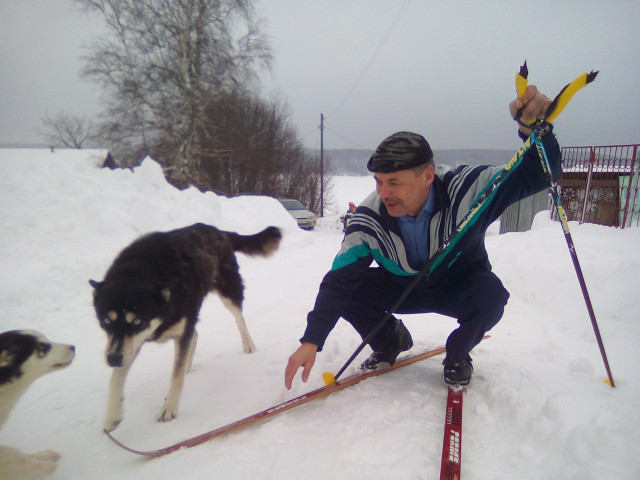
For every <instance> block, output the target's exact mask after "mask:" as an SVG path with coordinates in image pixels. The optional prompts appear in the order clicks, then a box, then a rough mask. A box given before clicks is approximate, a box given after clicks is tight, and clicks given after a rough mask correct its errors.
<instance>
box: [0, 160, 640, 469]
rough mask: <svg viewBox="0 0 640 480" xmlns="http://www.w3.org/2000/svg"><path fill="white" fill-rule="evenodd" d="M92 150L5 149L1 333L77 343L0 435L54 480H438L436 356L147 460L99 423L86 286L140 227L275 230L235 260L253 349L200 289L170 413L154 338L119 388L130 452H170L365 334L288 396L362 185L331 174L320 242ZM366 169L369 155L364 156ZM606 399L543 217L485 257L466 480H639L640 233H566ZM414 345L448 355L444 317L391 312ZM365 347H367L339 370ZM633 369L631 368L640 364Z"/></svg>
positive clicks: (364, 181)
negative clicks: (292, 369) (266, 255)
mask: <svg viewBox="0 0 640 480" xmlns="http://www.w3.org/2000/svg"><path fill="white" fill-rule="evenodd" d="M101 154H102V155H103V152H91V151H62V150H58V151H56V152H54V153H51V152H48V151H40V150H0V218H1V219H2V226H1V227H0V228H1V230H0V231H1V234H0V256H1V258H2V268H1V270H0V330H1V331H4V330H10V329H17V328H29V329H36V330H39V331H41V332H43V333H44V334H45V335H47V336H48V337H49V338H50V339H51V340H53V341H59V342H64V343H73V344H75V345H76V349H77V355H76V359H75V361H74V363H73V364H72V365H71V366H70V367H69V368H68V369H66V370H62V371H59V372H56V373H53V374H51V375H48V376H46V377H43V378H41V379H40V380H38V381H37V382H36V383H35V384H34V385H33V386H32V387H31V389H30V390H28V391H27V393H26V394H25V396H24V397H23V398H22V400H21V402H20V403H19V404H18V406H17V407H16V409H15V410H14V412H13V414H12V416H11V417H10V419H9V421H8V422H7V423H6V424H5V426H4V428H3V429H2V431H1V432H0V444H4V445H11V446H15V447H18V448H20V449H22V450H23V451H27V452H33V451H38V450H42V449H47V448H51V449H55V450H58V451H59V452H60V453H61V454H62V458H61V460H60V462H59V467H58V470H57V472H56V473H55V474H53V475H52V476H50V477H49V478H52V479H64V480H70V479H71V480H76V479H77V480H85V479H89V478H90V479H93V480H99V479H133V478H136V479H139V478H154V479H158V480H160V479H172V480H174V479H183V478H188V479H190V480H197V479H205V478H206V479H211V478H224V479H305V480H313V479H385V480H386V479H395V478H398V479H400V478H402V479H435V478H438V475H439V470H440V452H441V446H442V435H443V421H444V409H445V400H446V389H445V388H444V386H443V385H442V381H441V378H440V376H441V369H442V367H441V365H440V357H436V358H433V359H428V360H424V361H422V362H418V363H417V364H414V365H411V366H409V367H406V368H403V369H400V370H398V371H396V372H393V373H390V374H389V375H384V376H381V377H378V378H373V379H370V380H367V381H365V382H363V383H360V384H359V385H357V386H355V387H353V388H350V389H347V390H345V391H343V392H340V393H337V394H335V395H332V396H330V397H327V398H325V399H322V400H318V401H315V402H313V403H311V404H308V405H304V406H302V407H299V408H297V409H294V410H291V411H289V412H286V413H284V414H282V415H279V416H278V417H275V418H273V419H271V420H268V421H266V422H263V423H260V424H257V425H254V426H251V427H248V428H246V429H244V430H241V431H239V432H237V433H233V434H230V435H228V436H225V437H222V438H219V439H215V440H213V441H210V442H208V443H205V444H203V445H200V446H198V447H194V448H192V449H188V450H182V451H179V452H176V453H174V454H171V455H169V456H166V457H163V458H159V459H153V460H148V459H144V458H141V457H138V456H135V455H132V454H130V453H127V452H125V451H123V450H120V449H119V448H118V447H116V446H115V445H114V444H113V443H111V441H110V440H109V439H108V438H107V437H106V436H105V435H104V434H103V433H102V432H101V424H102V420H103V410H104V407H105V401H106V392H107V382H108V378H109V374H110V369H109V368H108V367H107V366H106V364H105V362H104V359H103V350H104V346H105V335H104V334H103V332H102V331H101V329H100V328H99V326H98V322H97V320H96V319H95V316H94V312H93V309H92V305H91V287H90V286H89V284H88V283H87V281H88V279H90V278H94V279H97V280H100V279H102V276H103V275H104V273H105V271H106V269H107V267H108V266H109V265H110V263H111V261H112V260H113V258H114V257H115V255H116V254H117V253H118V252H119V251H120V250H121V249H122V248H123V247H124V246H126V245H127V244H128V243H129V242H131V241H132V240H134V239H135V238H136V237H138V236H139V235H140V234H143V233H145V232H148V231H152V230H165V229H171V228H176V227H180V226H184V225H188V224H191V223H194V222H197V221H201V222H206V223H211V224H214V225H216V226H218V227H220V228H222V229H226V230H235V231H238V232H240V233H254V232H257V231H258V230H260V229H262V228H264V227H265V226H267V225H277V226H280V227H281V228H282V229H283V231H284V239H283V243H282V245H281V249H280V251H279V252H278V253H277V254H276V256H274V257H272V258H271V259H251V258H248V257H245V256H243V255H238V257H239V262H240V264H241V269H242V274H243V276H244V279H245V283H246V303H245V316H246V319H247V323H248V325H249V329H250V331H251V333H252V335H253V338H254V340H255V342H256V344H257V351H256V352H255V353H253V354H250V355H248V354H245V353H243V351H242V347H241V344H240V338H239V335H238V333H237V331H236V327H235V324H234V321H233V319H232V318H231V316H230V314H229V313H227V311H226V310H225V309H224V308H223V307H222V306H221V304H220V302H219V300H217V299H216V298H213V297H210V298H209V299H208V300H207V301H206V302H205V305H204V307H203V310H202V312H201V321H200V324H199V332H200V337H199V344H198V350H197V351H196V356H195V361H194V368H193V371H192V372H191V373H190V374H189V375H188V376H187V380H186V384H185V389H184V394H183V397H182V403H181V409H180V415H179V417H178V418H177V419H176V420H174V421H172V422H169V423H162V424H160V423H157V422H156V421H155V413H156V410H157V409H158V408H159V406H160V405H161V403H162V400H163V398H164V395H165V393H166V389H167V386H168V380H169V372H170V368H171V360H172V355H173V346H172V345H171V344H163V345H156V344H148V345H145V346H144V347H143V349H142V351H141V354H140V356H139V358H138V359H137V361H136V364H135V365H134V367H133V369H132V372H131V375H130V378H129V381H128V383H127V387H126V399H125V408H126V412H125V418H124V421H123V423H122V424H121V425H120V426H119V428H118V429H117V430H115V431H114V435H115V436H116V437H117V438H119V439H120V440H121V441H124V442H125V443H127V444H129V445H131V446H133V447H135V448H140V449H153V448H158V447H161V446H165V445H169V444H173V443H175V442H177V441H179V440H182V439H184V438H186V437H190V436H193V435H195V434H198V433H202V432H204V431H207V430H211V429H214V428H216V427H219V426H221V425H224V424H227V423H229V422H231V421H234V420H237V419H239V418H242V417H245V416H247V415H250V414H252V413H254V412H256V411H258V410H262V409H264V408H266V407H268V406H271V405H274V404H278V403H280V402H283V401H285V400H287V399H289V398H292V397H294V396H297V395H300V394H302V393H304V392H306V391H309V390H312V389H315V388H317V387H318V386H320V385H321V384H322V378H321V373H322V372H323V371H325V370H328V371H333V372H336V371H337V370H338V369H339V368H340V366H342V364H343V363H344V362H345V361H346V359H347V358H348V357H349V356H350V355H351V353H352V352H353V351H354V350H355V348H356V347H357V346H358V344H359V342H360V339H359V338H358V337H357V336H356V335H355V333H354V332H353V331H352V330H351V327H349V326H348V325H347V324H346V323H345V322H344V321H342V322H339V324H338V327H337V328H336V329H335V330H334V331H333V332H332V334H331V336H330V337H329V339H328V341H327V345H326V347H325V351H324V352H323V353H321V354H320V355H318V360H317V363H316V366H315V368H314V370H313V372H312V374H311V378H310V379H309V382H308V383H307V384H303V383H301V382H300V380H299V377H297V378H296V382H295V384H294V388H293V389H292V391H287V390H286V389H285V388H284V386H283V373H284V367H285V364H286V361H287V358H288V356H289V355H290V354H291V353H292V352H293V350H294V349H295V348H296V347H297V346H298V338H299V337H300V335H301V334H302V331H303V329H304V326H305V319H306V313H307V311H308V310H309V309H310V308H311V306H312V305H313V301H314V299H315V295H316V292H317V287H318V284H319V282H320V280H321V278H322V276H323V275H324V273H325V272H326V270H327V269H328V268H329V265H330V262H331V261H332V259H333V256H334V255H335V253H336V252H337V249H338V246H339V244H340V241H341V239H342V232H341V229H340V226H339V222H338V216H339V215H341V214H342V213H343V212H344V210H345V209H346V207H347V204H348V202H349V201H354V202H359V201H360V200H362V199H363V198H364V196H365V195H366V194H367V193H368V192H369V191H370V190H372V189H373V186H374V185H373V181H372V179H370V178H366V177H358V178H348V177H338V178H335V179H334V184H335V185H334V188H333V197H334V200H333V202H332V203H330V204H329V205H328V206H327V212H326V216H325V218H322V219H320V221H319V224H318V227H317V228H316V230H314V231H313V232H305V231H302V230H300V229H298V228H297V226H296V224H295V222H294V221H293V219H291V218H290V217H289V216H288V214H287V213H286V212H285V211H284V210H283V209H282V208H281V207H280V205H279V203H277V202H276V201H275V200H273V199H270V198H265V197H238V198H233V199H228V198H224V197H218V196H216V195H214V194H212V193H207V194H202V193H200V192H199V191H197V190H195V189H189V190H186V191H179V190H176V189H174V188H173V187H171V186H169V185H168V184H166V182H165V181H164V178H163V176H162V173H161V171H160V168H159V167H158V166H157V165H156V164H155V163H154V162H153V161H151V160H146V161H145V162H144V163H143V165H142V166H141V167H139V168H138V169H136V171H135V173H132V172H131V171H128V170H118V171H110V170H103V169H98V168H97V165H98V164H99V163H100V161H101V158H100V155H101ZM363 161H364V159H363ZM571 229H572V234H573V237H574V241H575V243H576V247H577V251H578V255H579V258H580V261H581V263H582V268H583V270H584V275H585V278H586V281H587V284H588V286H589V289H590V293H591V297H592V301H593V305H594V307H595V310H596V315H597V318H598V321H599V325H600V329H601V332H602V336H603V338H604V342H605V347H606V349H607V353H608V355H609V361H610V364H611V369H612V371H613V375H614V379H615V381H616V383H617V388H615V389H614V388H611V387H610V386H608V385H607V384H605V383H604V380H605V379H606V374H605V370H604V367H603V363H602V360H601V358H600V353H599V351H598V347H597V344H596V342H595V338H594V334H593V330H592V327H591V324H590V321H589V317H588V315H587V312H586V308H585V303H584V300H583V298H582V295H581V292H580V289H579V286H578V282H577V280H576V274H575V272H574V269H573V266H572V263H571V259H570V256H569V253H568V251H567V246H566V244H565V241H564V237H563V235H562V229H561V227H560V225H559V224H557V223H554V222H552V221H550V220H549V219H548V218H547V216H546V214H545V213H542V214H540V215H538V216H537V217H536V220H535V222H534V227H533V229H532V231H530V232H527V233H510V234H506V235H497V227H495V228H494V227H492V228H491V229H490V231H489V232H488V236H487V248H488V250H489V254H490V256H491V259H492V263H493V265H494V270H495V271H496V272H497V274H498V275H499V276H500V277H501V278H502V280H503V282H504V283H505V285H506V287H507V288H508V289H509V290H510V292H511V299H510V301H509V304H508V306H507V309H506V312H505V315H504V318H503V319H502V321H501V322H500V323H499V324H498V325H497V326H496V327H495V328H494V330H493V331H492V332H491V333H492V338H491V339H490V340H487V341H485V342H483V344H481V345H479V346H478V347H477V348H476V349H475V351H474V353H473V357H474V366H475V369H476V373H475V377H474V382H473V384H472V386H471V388H470V389H469V390H468V393H467V394H466V398H465V407H464V408H465V419H464V433H463V453H462V475H463V478H465V479H473V480H482V479H486V480H495V479H519V480H523V479H531V480H534V479H535V480H540V479H551V478H553V479H576V480H577V479H580V480H589V479H593V480H603V479H616V480H625V479H626V480H632V479H637V478H639V475H640V457H639V456H638V451H640V433H639V432H640V415H639V414H638V405H639V404H640V381H639V380H638V378H639V376H638V372H637V369H638V366H639V365H640V348H639V347H640V322H639V321H638V311H639V306H640V300H639V298H638V292H639V289H638V286H639V281H638V272H640V248H639V245H640V229H638V228H629V229H625V230H618V229H613V228H608V227H602V226H597V225H588V224H585V225H578V224H576V223H572V224H571ZM403 320H404V321H405V323H406V324H407V325H408V327H409V329H410V330H411V332H412V334H413V338H414V341H415V347H414V348H413V352H420V351H422V350H425V349H427V348H431V347H434V346H439V345H441V344H442V343H443V342H444V341H445V339H446V337H447V335H448V334H449V332H450V331H451V330H452V329H453V328H455V322H454V320H452V319H449V318H446V317H440V316H436V315H414V316H406V317H403ZM368 354H369V350H368V349H365V351H363V352H362V354H361V357H359V358H358V359H356V361H355V362H354V363H353V365H352V366H351V367H350V369H349V370H348V371H347V372H346V375H348V374H350V373H352V372H353V371H355V369H356V366H357V365H359V363H360V361H361V360H362V359H363V358H365V357H366V356H367V355H368ZM634 370H635V371H634Z"/></svg>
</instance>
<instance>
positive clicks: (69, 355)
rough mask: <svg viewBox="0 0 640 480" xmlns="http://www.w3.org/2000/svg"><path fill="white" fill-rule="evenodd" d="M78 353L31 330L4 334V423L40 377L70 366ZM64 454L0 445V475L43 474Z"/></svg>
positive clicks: (0, 382)
mask: <svg viewBox="0 0 640 480" xmlns="http://www.w3.org/2000/svg"><path fill="white" fill-rule="evenodd" d="M74 357H75V348H74V347H73V345H63V344H60V343H51V342H49V340H47V339H46V338H45V336H44V335H42V334H41V333H38V332H34V331H31V330H13V331H10V332H4V333H1V334H0V427H1V426H2V425H3V424H4V422H5V421H6V420H7V418H9V414H10V413H11V410H13V407H14V406H15V405H16V403H17V402H18V399H19V398H20V397H21V396H22V394H23V393H24V392H25V391H26V390H27V388H29V386H30V385H31V384H32V383H33V382H34V381H35V380H37V379H38V378H39V377H41V376H43V375H45V374H47V373H51V372H53V371H55V370H60V369H61V368H65V367H67V366H69V364H70V363H71V362H72V361H73V358H74ZM59 458H60V455H59V454H58V453H57V452H54V451H52V450H44V451H42V452H38V453H33V454H26V453H22V452H21V451H20V450H18V449H16V448H11V447H4V446H0V479H5V478H7V479H8V478H21V479H27V478H40V477H42V476H44V475H47V474H49V473H51V472H53V471H54V470H55V469H56V467H57V463H56V462H57V461H58V459H59Z"/></svg>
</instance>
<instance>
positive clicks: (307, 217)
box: [278, 198, 316, 230]
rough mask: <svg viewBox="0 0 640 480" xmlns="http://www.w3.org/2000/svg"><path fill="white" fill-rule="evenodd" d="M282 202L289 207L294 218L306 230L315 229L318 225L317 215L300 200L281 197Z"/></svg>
mask: <svg viewBox="0 0 640 480" xmlns="http://www.w3.org/2000/svg"><path fill="white" fill-rule="evenodd" d="M278 200H280V203H281V204H282V205H283V206H284V208H286V209H287V212H289V213H290V214H291V216H292V217H293V218H295V219H296V221H297V222H298V226H299V227H300V228H303V229H304V230H313V228H314V227H315V226H316V216H315V214H314V213H313V212H310V211H309V210H307V207H305V206H304V205H303V204H302V203H300V202H299V201H298V200H294V199H291V198H279V199H278Z"/></svg>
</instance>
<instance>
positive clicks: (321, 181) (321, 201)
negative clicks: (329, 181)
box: [320, 113, 324, 217]
mask: <svg viewBox="0 0 640 480" xmlns="http://www.w3.org/2000/svg"><path fill="white" fill-rule="evenodd" d="M320 216H321V217H324V115H323V114H322V113H321V114H320Z"/></svg>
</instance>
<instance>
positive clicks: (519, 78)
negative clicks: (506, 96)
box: [516, 60, 529, 98]
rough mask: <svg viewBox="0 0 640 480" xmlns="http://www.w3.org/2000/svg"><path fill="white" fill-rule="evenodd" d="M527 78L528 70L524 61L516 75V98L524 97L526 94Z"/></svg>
mask: <svg viewBox="0 0 640 480" xmlns="http://www.w3.org/2000/svg"><path fill="white" fill-rule="evenodd" d="M528 77H529V69H528V68H527V61H526V60H525V61H524V65H522V66H521V67H520V71H519V72H518V73H516V93H517V94H518V98H522V97H524V94H525V93H527V82H528V80H527V78H528Z"/></svg>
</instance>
